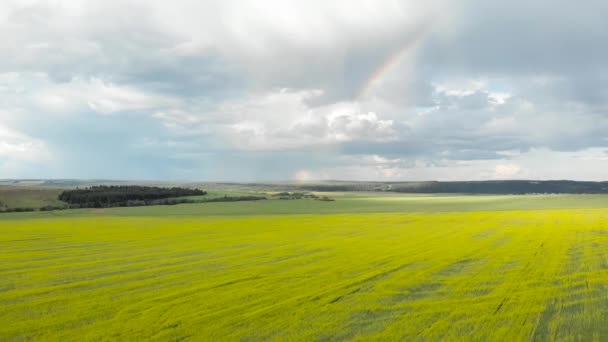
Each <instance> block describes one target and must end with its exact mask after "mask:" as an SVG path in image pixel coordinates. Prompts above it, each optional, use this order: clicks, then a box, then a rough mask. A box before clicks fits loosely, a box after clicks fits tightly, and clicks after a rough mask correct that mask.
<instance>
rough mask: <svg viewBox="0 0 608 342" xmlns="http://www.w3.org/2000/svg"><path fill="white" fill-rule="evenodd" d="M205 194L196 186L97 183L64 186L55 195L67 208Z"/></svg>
mask: <svg viewBox="0 0 608 342" xmlns="http://www.w3.org/2000/svg"><path fill="white" fill-rule="evenodd" d="M206 194H207V192H206V191H203V190H200V189H186V188H178V187H173V188H161V187H151V186H138V185H127V186H123V185H121V186H106V185H100V186H92V187H90V188H86V189H75V190H65V191H63V192H62V193H61V194H60V195H59V200H60V201H63V202H66V203H68V205H69V206H70V208H109V207H128V206H143V205H172V204H179V203H189V202H190V201H192V202H194V200H188V199H178V197H187V196H203V195H206Z"/></svg>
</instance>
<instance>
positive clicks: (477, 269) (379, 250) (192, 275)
mask: <svg viewBox="0 0 608 342" xmlns="http://www.w3.org/2000/svg"><path fill="white" fill-rule="evenodd" d="M607 222H608V210H606V209H576V210H536V211H502V212H469V213H434V214H433V213H424V214H423V213H419V214H416V213H409V214H399V213H387V214H332V215H283V216H257V217H253V216H251V217H240V218H226V217H220V216H217V217H213V218H210V217H198V218H196V217H189V218H187V217H184V218H175V217H173V218H163V217H154V218H151V217H150V218H145V217H140V218H138V217H106V216H103V215H102V216H99V217H80V218H79V217H71V218H70V217H64V218H57V219H53V218H39V219H26V220H15V221H10V220H4V221H0V341H13V340H14V341H20V340H28V339H33V340H61V341H86V340H115V339H122V340H144V339H155V340H184V339H192V340H212V341H218V340H241V341H250V340H266V339H270V340H277V341H286V340H289V341H314V340H345V339H354V340H357V339H360V340H369V339H372V340H383V341H387V340H405V341H416V340H459V339H460V340H488V341H498V340H502V341H517V340H531V339H534V340H541V341H544V340H584V341H591V340H597V341H601V340H604V341H605V340H607V339H608V324H607V323H608V224H607Z"/></svg>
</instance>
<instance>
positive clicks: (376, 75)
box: [357, 26, 426, 99]
mask: <svg viewBox="0 0 608 342" xmlns="http://www.w3.org/2000/svg"><path fill="white" fill-rule="evenodd" d="M425 29H426V26H422V27H420V28H418V30H416V31H415V32H414V33H413V35H412V36H411V37H410V39H409V40H408V41H407V42H406V43H405V44H404V45H403V47H401V48H400V49H399V50H397V51H395V52H394V53H393V54H391V55H389V56H388V58H387V59H386V60H385V61H384V62H383V63H382V64H380V66H379V67H378V68H376V69H375V70H374V72H372V73H371V75H370V76H369V77H368V78H367V80H366V81H365V82H363V84H362V85H361V88H360V89H359V92H358V93H357V98H358V99H363V98H365V97H367V96H368V95H369V93H370V91H371V90H372V89H373V88H374V87H375V86H377V85H378V84H380V83H382V80H384V79H385V78H386V76H387V75H388V74H389V72H390V71H391V70H392V69H394V68H395V67H397V66H398V65H399V64H400V63H401V61H402V60H403V58H404V57H405V55H407V53H408V52H409V51H410V49H411V48H412V47H413V46H415V45H416V43H418V42H419V41H420V40H421V38H422V36H423V35H424V32H425Z"/></svg>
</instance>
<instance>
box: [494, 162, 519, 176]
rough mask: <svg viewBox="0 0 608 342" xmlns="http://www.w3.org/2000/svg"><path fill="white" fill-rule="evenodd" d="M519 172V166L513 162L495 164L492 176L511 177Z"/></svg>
mask: <svg viewBox="0 0 608 342" xmlns="http://www.w3.org/2000/svg"><path fill="white" fill-rule="evenodd" d="M520 172H521V167H520V166H518V165H515V164H499V165H496V169H495V171H494V176H496V177H497V178H512V177H513V176H515V175H517V174H518V173H520Z"/></svg>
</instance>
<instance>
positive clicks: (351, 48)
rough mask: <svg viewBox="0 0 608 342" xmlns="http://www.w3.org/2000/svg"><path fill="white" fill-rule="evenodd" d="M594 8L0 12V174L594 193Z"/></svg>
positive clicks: (598, 172)
mask: <svg viewBox="0 0 608 342" xmlns="http://www.w3.org/2000/svg"><path fill="white" fill-rule="evenodd" d="M607 13H608V2H606V1H604V0H584V1H577V2H574V1H556V0H536V1H528V0H510V1H498V0H459V1H450V0H445V1H439V0H428V1H413V0H412V1H410V0H308V1H296V0H264V1H259V0H238V1H237V0H217V1H216V0H202V1H201V0H172V1H163V0H46V1H38V0H2V1H1V2H0V178H60V179H65V178H80V179H93V178H95V179H141V180H164V179H166V180H201V181H288V180H291V181H311V180H323V179H334V180H336V179H340V180H375V181H417V180H444V181H449V180H493V179H574V180H608V44H606V42H607V41H608V21H607V20H606V14H607Z"/></svg>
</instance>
